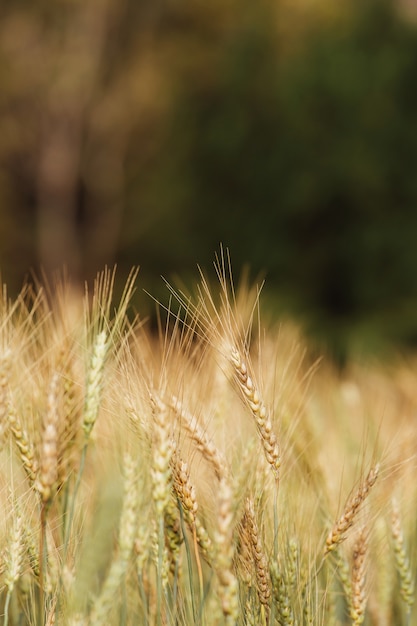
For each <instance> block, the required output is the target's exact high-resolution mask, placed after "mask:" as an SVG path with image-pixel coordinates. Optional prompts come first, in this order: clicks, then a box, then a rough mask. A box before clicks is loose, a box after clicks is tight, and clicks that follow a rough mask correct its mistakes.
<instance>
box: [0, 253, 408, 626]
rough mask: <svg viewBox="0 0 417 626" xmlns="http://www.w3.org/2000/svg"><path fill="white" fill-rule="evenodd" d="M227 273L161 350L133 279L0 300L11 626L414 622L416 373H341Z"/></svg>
mask: <svg viewBox="0 0 417 626" xmlns="http://www.w3.org/2000/svg"><path fill="white" fill-rule="evenodd" d="M216 269H217V273H218V279H219V280H218V284H216V285H214V286H213V285H211V286H209V284H208V282H207V280H206V279H205V278H204V276H203V275H201V280H200V282H199V284H198V285H197V287H196V289H195V296H188V295H186V294H184V293H182V292H181V291H174V290H173V289H171V288H170V287H169V286H168V294H169V297H168V299H167V302H168V304H167V305H165V306H161V307H160V317H159V320H160V324H159V333H155V332H151V330H150V329H149V327H148V324H147V322H146V320H142V319H141V317H140V312H139V315H137V316H135V315H134V314H133V313H132V308H131V306H130V300H131V296H132V293H133V291H134V289H135V288H136V285H139V284H140V274H139V276H137V273H136V272H132V274H131V276H130V277H129V278H128V280H127V283H126V287H125V290H124V293H123V295H122V297H121V299H120V302H118V303H117V302H114V297H113V287H114V280H115V273H114V271H109V270H105V271H104V272H102V273H101V274H100V275H99V276H98V277H97V279H96V281H95V284H94V285H93V286H92V288H91V289H90V290H88V291H86V294H85V297H84V298H78V297H77V296H75V295H74V293H73V292H72V291H71V290H70V288H69V287H68V285H66V284H65V281H62V282H59V281H57V283H56V284H55V285H54V287H53V289H52V288H50V289H49V290H48V289H45V288H41V287H39V288H38V289H36V290H34V289H32V288H29V287H27V288H26V289H24V290H23V291H22V293H21V294H20V296H19V297H18V298H17V299H16V300H15V301H11V300H9V299H8V298H7V292H6V288H5V287H3V289H2V299H1V302H0V444H1V445H0V481H1V482H0V498H1V507H2V512H3V513H2V515H1V518H0V542H1V544H0V545H1V548H0V550H1V552H0V615H1V616H2V617H1V619H2V623H3V624H5V625H6V626H7V625H10V626H11V625H16V626H17V625H24V624H29V625H41V624H42V625H43V624H48V625H49V624H62V625H68V626H76V625H77V626H78V625H80V626H81V625H87V624H88V625H99V624H103V625H113V624H115V625H133V624H135V625H136V624H140V625H142V624H144V625H149V626H150V625H154V624H155V625H157V626H162V625H172V626H174V625H178V626H179V625H188V624H189V625H193V624H201V625H206V626H212V625H222V624H225V625H232V624H239V625H244V624H248V625H251V624H253V625H256V626H258V625H260V626H262V625H264V626H266V625H267V624H271V625H273V624H279V625H281V626H290V625H298V626H302V625H303V626H304V625H314V626H315V625H319V626H344V625H348V624H349V625H352V626H357V625H359V624H365V625H369V626H371V625H372V626H388V625H395V626H400V625H402V624H404V625H407V626H410V625H412V624H417V612H416V610H415V607H414V598H415V587H414V585H415V569H416V567H415V566H416V552H415V545H416V542H415V538H416V531H417V480H416V478H417V467H416V453H417V437H416V427H417V422H416V420H417V387H416V382H417V369H416V363H415V362H413V360H412V359H408V360H407V361H406V360H405V359H403V360H401V359H400V358H398V359H397V361H396V362H395V363H390V364H389V365H384V366H382V365H380V364H377V363H374V364H370V363H368V364H367V365H361V364H360V363H359V362H352V363H350V364H349V365H348V366H347V368H346V370H345V371H344V372H343V373H342V374H341V373H340V372H338V371H336V370H335V369H334V368H333V367H332V365H331V363H329V362H327V361H326V358H323V359H321V360H319V361H317V360H314V359H313V357H312V356H311V351H309V348H308V345H307V343H306V341H305V340H304V339H303V337H302V335H301V333H300V332H299V331H298V330H297V328H295V326H294V325H292V324H291V323H288V322H282V323H280V324H264V323H263V320H262V310H261V309H262V306H261V304H260V302H261V300H260V298H259V293H258V292H257V290H256V289H251V288H248V287H242V288H241V289H236V290H235V289H234V286H233V280H232V276H231V271H230V265H229V262H228V259H227V258H226V257H225V255H220V256H219V258H218V259H217V262H216Z"/></svg>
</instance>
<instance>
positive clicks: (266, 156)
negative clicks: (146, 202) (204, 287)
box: [158, 3, 417, 340]
mask: <svg viewBox="0 0 417 626" xmlns="http://www.w3.org/2000/svg"><path fill="white" fill-rule="evenodd" d="M271 21H272V18H271V20H270V22H271ZM242 22H244V20H242ZM266 22H267V20H266V19H264V20H260V19H259V20H258V21H254V22H249V21H248V22H245V23H242V24H240V25H239V26H238V27H237V28H236V32H235V33H234V34H233V36H232V37H229V38H228V39H227V41H224V42H222V43H221V49H220V51H219V52H218V54H217V55H216V57H215V58H214V59H210V63H206V64H205V65H204V66H203V67H201V65H199V64H196V67H195V68H193V71H188V72H187V73H186V76H185V78H184V80H183V83H182V85H181V90H180V91H179V95H178V98H177V102H176V106H175V109H174V113H173V115H172V118H171V125H170V132H169V133H168V135H167V140H166V145H165V150H164V155H165V156H166V157H167V158H166V159H165V160H163V165H162V167H161V170H160V171H161V172H162V173H161V177H162V181H164V180H167V181H168V183H167V184H166V185H164V184H163V183H161V180H160V179H158V186H160V187H165V189H166V190H167V191H166V197H165V201H166V202H167V205H169V207H170V210H171V212H172V214H173V215H175V214H176V211H177V210H179V207H181V209H180V210H181V212H182V213H183V215H185V218H184V219H185V224H184V223H181V224H179V226H178V229H179V232H180V233H181V238H184V234H183V233H184V231H185V232H186V233H187V235H188V236H187V237H186V239H188V241H189V246H188V247H187V251H189V253H190V255H194V256H196V255H197V256H198V255H200V256H199V258H200V259H201V260H202V261H203V262H206V261H207V259H209V258H210V257H211V254H212V250H213V249H214V248H215V247H216V244H217V242H218V241H219V240H222V241H223V242H225V243H226V244H227V245H228V246H230V248H231V250H232V253H233V257H234V259H235V264H236V265H237V266H239V265H242V264H243V263H245V262H246V261H249V262H250V264H251V267H252V268H253V269H254V271H263V272H266V273H267V286H268V287H267V288H268V289H269V290H270V291H271V292H273V293H279V294H281V297H282V298H283V299H284V301H286V302H287V301H288V300H289V301H290V302H291V303H292V307H293V309H294V310H296V311H298V313H302V314H303V315H307V317H309V318H310V324H311V325H312V326H314V327H315V330H320V329H323V327H325V329H326V332H328V331H329V325H331V326H332V325H333V326H334V328H335V333H336V335H337V334H338V333H339V334H340V333H344V332H346V328H348V327H349V326H351V324H352V322H353V323H354V325H356V327H357V328H361V329H362V328H363V327H364V328H365V332H366V333H368V332H369V330H370V329H371V328H372V329H373V332H374V331H375V334H376V335H378V334H381V333H382V334H385V336H386V337H387V338H388V339H396V340H398V339H399V340H402V339H406V340H410V339H411V340H412V339H414V338H415V336H416V331H417V325H416V322H415V319H413V317H414V316H411V315H410V311H411V310H412V309H413V308H414V307H415V304H416V302H417V273H416V271H415V267H416V263H417V255H416V248H415V245H414V243H413V242H414V241H415V239H416V236H417V211H416V206H417V184H416V178H415V171H416V167H417V114H416V111H417V107H416V104H417V102H416V99H417V92H416V90H415V89H414V88H413V84H414V76H415V72H416V68H417V31H416V29H415V27H414V26H412V25H411V24H409V23H406V22H405V21H404V20H403V19H402V18H400V17H399V16H398V15H397V14H396V13H395V12H394V9H393V8H392V7H391V6H390V5H388V4H386V3H369V4H368V5H365V7H364V8H361V9H358V10H357V11H356V12H355V13H354V14H353V15H351V16H350V17H349V18H345V19H344V20H342V19H340V20H339V22H338V23H336V25H335V24H332V26H331V27H328V26H326V27H322V28H320V29H316V30H315V31H314V33H313V34H312V35H310V36H309V38H308V40H307V41H305V42H304V44H303V46H302V47H300V49H299V50H298V51H297V52H296V53H294V54H289V53H288V52H284V51H283V42H282V41H280V40H279V39H278V38H277V36H276V33H275V32H274V30H273V28H272V27H270V26H266ZM201 76H203V78H201ZM164 176H166V177H167V178H166V179H165V178H164ZM173 180H177V181H179V182H178V183H177V184H176V185H172V184H170V183H171V181H173ZM176 191H178V193H177V194H176V193H175V192H176ZM159 201H161V202H163V201H164V198H161V197H160V196H159ZM179 241H180V240H179ZM173 254H176V248H175V241H173Z"/></svg>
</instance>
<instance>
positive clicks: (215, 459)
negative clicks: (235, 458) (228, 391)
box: [169, 396, 226, 479]
mask: <svg viewBox="0 0 417 626" xmlns="http://www.w3.org/2000/svg"><path fill="white" fill-rule="evenodd" d="M169 406H170V407H171V408H172V409H173V411H174V415H175V416H176V418H177V420H178V422H179V424H180V426H181V428H182V429H183V430H185V432H186V433H187V434H188V435H189V437H190V438H191V439H192V440H193V441H194V443H195V444H196V445H197V449H198V450H199V451H200V452H201V454H202V455H203V457H204V458H205V459H206V461H208V463H210V465H211V466H212V467H213V469H214V472H215V474H216V476H217V478H219V479H220V478H221V477H222V476H223V475H224V473H225V471H226V461H225V459H224V458H223V456H222V454H221V453H220V451H219V450H218V449H217V447H216V446H215V445H214V443H213V442H212V441H211V440H210V439H209V438H208V436H207V433H206V431H205V430H204V428H202V427H201V426H200V424H199V423H198V421H197V418H196V417H195V416H194V415H192V414H191V413H190V412H189V411H187V410H186V409H185V408H184V406H183V404H182V402H181V401H180V400H179V399H178V398H176V397H175V396H172V397H171V400H170V403H169Z"/></svg>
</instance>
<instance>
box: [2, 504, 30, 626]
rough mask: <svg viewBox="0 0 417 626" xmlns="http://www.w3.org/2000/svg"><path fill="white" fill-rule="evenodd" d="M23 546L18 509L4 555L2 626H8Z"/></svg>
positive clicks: (20, 569) (15, 512)
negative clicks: (4, 596) (4, 595)
mask: <svg viewBox="0 0 417 626" xmlns="http://www.w3.org/2000/svg"><path fill="white" fill-rule="evenodd" d="M24 554H25V544H24V539H23V518H22V515H21V512H20V511H19V509H18V508H16V509H15V511H14V520H13V526H12V530H11V533H10V537H9V543H8V546H7V548H6V551H5V555H4V563H5V571H4V582H5V585H6V587H7V595H6V600H5V604H4V612H3V614H4V622H3V624H4V626H7V625H8V620H9V605H10V600H11V597H12V593H13V589H14V586H15V584H16V583H17V581H18V580H19V578H20V576H21V573H22V565H23V557H24Z"/></svg>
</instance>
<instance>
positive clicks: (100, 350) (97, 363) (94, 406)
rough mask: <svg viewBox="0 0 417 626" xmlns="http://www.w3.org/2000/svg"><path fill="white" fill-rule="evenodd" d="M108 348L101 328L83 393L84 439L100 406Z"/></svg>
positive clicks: (105, 335)
mask: <svg viewBox="0 0 417 626" xmlns="http://www.w3.org/2000/svg"><path fill="white" fill-rule="evenodd" d="M107 350H108V341H107V333H106V332H105V331H104V330H103V331H101V332H100V333H98V335H97V337H96V340H95V343H94V346H93V351H92V354H91V362H90V367H89V370H88V375H87V388H86V393H85V405H84V419H83V429H84V434H85V437H86V439H88V438H89V437H90V434H91V431H92V429H93V426H94V424H95V423H96V420H97V415H98V410H99V407H100V400H101V391H102V385H103V371H104V362H105V359H106V355H107Z"/></svg>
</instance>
